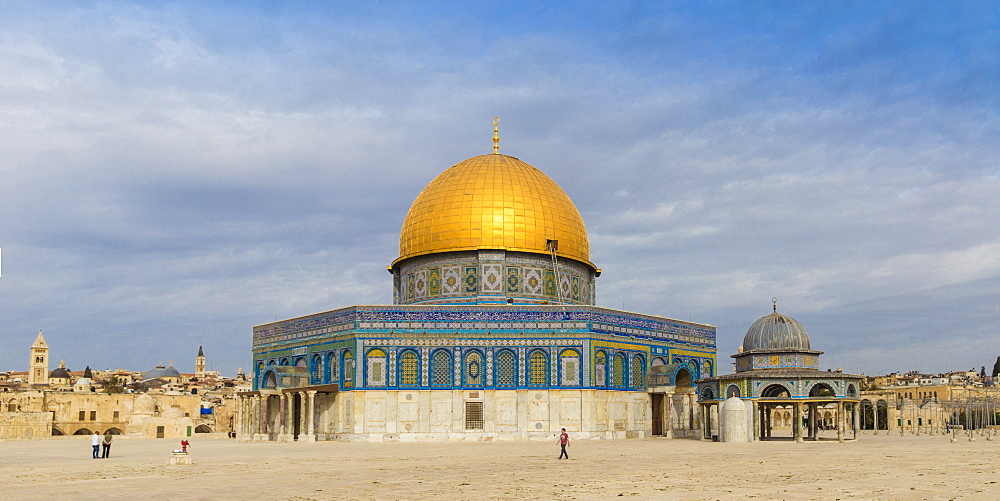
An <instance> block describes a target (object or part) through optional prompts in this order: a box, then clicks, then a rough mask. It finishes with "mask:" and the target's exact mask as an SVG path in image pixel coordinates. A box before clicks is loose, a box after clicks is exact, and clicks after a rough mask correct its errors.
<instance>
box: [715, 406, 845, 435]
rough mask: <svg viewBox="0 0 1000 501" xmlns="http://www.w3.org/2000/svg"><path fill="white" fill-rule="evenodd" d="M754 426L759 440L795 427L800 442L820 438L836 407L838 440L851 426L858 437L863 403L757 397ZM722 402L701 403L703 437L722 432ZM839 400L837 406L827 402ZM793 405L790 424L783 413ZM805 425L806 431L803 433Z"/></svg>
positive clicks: (835, 421) (834, 417)
mask: <svg viewBox="0 0 1000 501" xmlns="http://www.w3.org/2000/svg"><path fill="white" fill-rule="evenodd" d="M752 402H753V428H754V436H755V437H757V439H758V440H770V439H772V438H774V430H776V429H778V430H781V429H788V428H791V431H792V439H793V440H794V441H796V442H803V441H805V440H819V439H820V437H819V435H820V433H819V432H820V430H821V429H823V428H822V426H824V425H830V424H831V423H829V422H827V420H826V419H825V414H826V413H827V412H830V411H833V412H832V413H833V423H832V425H834V427H835V428H836V431H837V441H839V442H843V441H844V440H845V439H847V438H848V437H847V434H846V430H847V428H848V427H850V429H851V433H852V436H851V437H850V438H851V439H854V438H857V435H858V431H859V423H860V421H859V415H860V407H859V406H858V405H856V404H854V403H853V402H844V401H825V402H824V401H817V402H795V401H792V402H789V401H781V402H764V401H760V400H753V401H752ZM721 403H722V402H719V401H711V402H704V403H701V404H700V406H701V412H702V416H703V419H701V420H699V423H698V425H699V426H698V429H699V433H700V436H701V438H702V439H710V438H712V435H713V434H718V426H719V423H718V415H719V412H718V411H719V405H720V404H721ZM830 404H836V407H835V408H834V409H831V408H828V407H827V405H830ZM789 407H791V411H792V412H791V420H790V422H789V423H788V424H787V425H786V424H785V423H784V421H785V420H784V419H782V414H780V413H784V412H787V411H788V408H789ZM803 420H805V423H804V426H802V425H800V426H795V424H796V423H803ZM803 428H805V430H804V431H805V434H804V435H803Z"/></svg>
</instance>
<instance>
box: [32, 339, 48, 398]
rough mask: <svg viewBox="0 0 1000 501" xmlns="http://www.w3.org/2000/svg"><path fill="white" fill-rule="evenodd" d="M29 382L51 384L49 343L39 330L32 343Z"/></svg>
mask: <svg viewBox="0 0 1000 501" xmlns="http://www.w3.org/2000/svg"><path fill="white" fill-rule="evenodd" d="M28 384H30V385H46V384H49V345H48V344H46V343H45V338H44V337H42V331H41V330H39V331H38V337H37V338H35V343H34V344H32V345H31V362H30V363H29V364H28Z"/></svg>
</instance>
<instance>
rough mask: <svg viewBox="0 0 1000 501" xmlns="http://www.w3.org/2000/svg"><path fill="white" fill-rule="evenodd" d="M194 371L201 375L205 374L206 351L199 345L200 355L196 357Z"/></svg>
mask: <svg viewBox="0 0 1000 501" xmlns="http://www.w3.org/2000/svg"><path fill="white" fill-rule="evenodd" d="M194 373H195V375H196V376H198V377H201V376H204V375H205V351H204V350H202V349H201V345H198V356H197V357H194Z"/></svg>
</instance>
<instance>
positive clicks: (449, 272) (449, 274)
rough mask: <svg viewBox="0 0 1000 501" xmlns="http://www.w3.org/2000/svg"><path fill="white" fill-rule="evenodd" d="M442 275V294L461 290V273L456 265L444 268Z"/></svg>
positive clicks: (456, 292) (455, 292)
mask: <svg viewBox="0 0 1000 501" xmlns="http://www.w3.org/2000/svg"><path fill="white" fill-rule="evenodd" d="M442 275H443V277H442V281H441V293H442V294H458V293H459V292H461V291H462V275H461V272H460V271H459V268H458V267H457V266H451V267H448V268H444V269H443V270H442Z"/></svg>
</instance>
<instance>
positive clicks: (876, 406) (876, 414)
mask: <svg viewBox="0 0 1000 501" xmlns="http://www.w3.org/2000/svg"><path fill="white" fill-rule="evenodd" d="M873 409H875V412H874V415H875V419H874V421H875V433H872V435H878V400H876V401H875V406H874V407H873Z"/></svg>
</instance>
